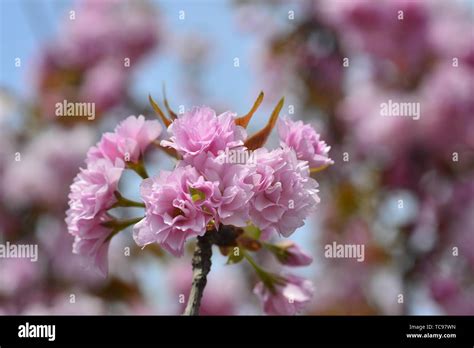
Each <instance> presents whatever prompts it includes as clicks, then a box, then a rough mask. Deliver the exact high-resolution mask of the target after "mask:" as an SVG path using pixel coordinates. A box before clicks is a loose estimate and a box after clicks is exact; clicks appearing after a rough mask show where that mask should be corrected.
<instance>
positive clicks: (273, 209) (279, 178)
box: [66, 94, 333, 314]
mask: <svg viewBox="0 0 474 348" xmlns="http://www.w3.org/2000/svg"><path fill="white" fill-rule="evenodd" d="M262 97H263V94H262V95H261V96H259V99H257V101H256V103H255V105H254V107H253V108H252V111H251V112H249V113H248V114H247V115H245V116H243V117H238V116H237V115H236V114H235V113H233V112H230V111H227V112H224V113H222V114H217V113H216V112H215V111H214V110H213V109H211V108H209V107H194V108H193V109H191V110H189V111H187V112H185V113H183V114H180V115H176V114H175V113H173V112H172V111H171V110H169V111H170V117H169V118H168V117H167V116H165V115H164V113H163V112H162V111H161V109H159V107H158V105H157V104H156V103H155V102H154V101H153V100H152V99H151V98H150V102H151V103H152V106H153V107H154V109H155V111H156V112H157V113H158V115H159V116H160V118H161V120H162V121H163V122H164V124H165V126H166V127H167V134H166V136H165V137H163V138H162V139H161V140H160V139H159V138H160V135H161V133H162V128H161V126H160V124H159V123H158V121H156V120H153V121H146V120H145V118H144V117H143V116H139V117H135V116H130V117H128V118H127V119H126V120H124V121H123V122H122V123H120V124H119V125H118V127H117V128H116V129H115V131H114V132H113V133H105V134H104V135H103V136H102V138H101V140H100V141H99V143H98V144H97V145H96V146H94V147H92V148H91V149H90V150H89V152H88V154H87V159H86V167H85V168H83V169H81V171H80V173H79V174H78V175H77V176H76V178H75V179H74V182H73V184H72V185H71V192H70V195H69V207H70V208H69V210H68V211H67V218H66V222H67V225H68V230H69V233H71V234H72V235H74V236H75V242H74V245H73V252H74V253H77V254H81V255H85V256H87V257H88V258H89V259H90V260H91V261H93V264H94V265H95V266H96V267H97V268H98V270H99V271H100V272H101V273H102V274H104V275H105V274H107V251H108V247H109V243H110V240H111V238H112V237H113V236H114V234H116V233H117V232H118V231H121V230H123V229H125V228H126V227H128V226H131V225H133V238H134V240H135V242H136V243H137V245H138V246H140V247H145V246H146V245H149V244H152V243H157V244H159V245H160V246H161V247H162V248H163V249H164V250H166V251H167V252H169V253H170V254H172V255H173V256H176V257H179V256H182V255H183V254H184V253H185V250H186V249H185V245H186V242H187V241H188V240H190V239H193V238H195V237H203V236H205V235H207V236H209V235H212V236H213V237H216V238H217V239H218V238H219V236H220V235H223V234H224V233H225V232H224V231H229V230H232V231H234V234H233V239H232V240H231V241H230V242H229V243H228V244H227V245H226V246H225V247H223V245H222V244H218V243H215V244H216V245H218V246H219V247H220V250H221V252H222V253H223V254H224V255H226V256H228V257H229V263H237V262H240V261H241V260H244V259H245V260H247V261H248V262H249V263H250V265H251V266H252V267H253V268H254V270H255V271H256V274H257V276H258V277H259V279H260V281H259V282H258V284H257V285H256V286H255V289H254V293H255V294H256V295H257V296H258V297H259V298H260V299H261V300H262V302H263V308H264V311H265V312H266V313H269V314H295V313H297V312H299V311H301V310H302V308H303V306H304V304H306V303H307V302H309V301H310V299H311V295H312V292H313V290H312V285H311V282H310V281H309V280H306V279H303V278H300V277H298V276H296V275H293V274H289V273H286V272H284V273H281V274H277V273H273V272H270V271H267V270H265V269H264V268H263V267H262V266H260V265H259V263H258V262H257V261H256V258H255V259H254V256H252V254H253V253H255V252H257V251H259V250H261V249H265V250H268V251H270V252H271V253H272V254H273V255H274V256H275V257H276V259H277V260H278V261H279V262H280V263H281V264H283V265H286V266H304V265H308V264H310V263H311V262H312V258H311V257H310V256H309V255H307V254H306V253H305V252H304V251H302V250H301V249H300V248H299V247H298V246H297V245H296V244H295V243H293V242H291V241H288V240H286V241H284V242H274V240H275V239H276V238H278V237H289V236H290V235H292V234H293V233H294V232H295V231H296V230H297V229H298V228H299V227H302V226H303V225H304V223H305V219H306V218H307V217H308V216H309V215H310V213H311V212H312V211H314V209H315V208H316V206H317V204H318V203H319V201H320V198H319V196H318V183H317V181H316V180H315V179H314V178H312V177H311V172H312V171H318V170H320V169H324V168H325V167H327V166H328V165H330V164H332V163H333V162H332V160H331V159H330V158H329V157H328V151H329V149H330V147H329V146H327V144H326V143H325V142H324V141H323V140H321V139H320V135H319V134H318V133H316V131H315V130H314V129H313V128H312V127H311V126H310V125H307V124H303V123H302V122H294V121H292V120H290V119H289V118H284V119H282V120H280V121H278V114H279V112H280V110H281V108H282V106H283V99H282V100H281V101H280V103H279V104H278V105H277V107H276V108H275V110H274V111H273V113H272V115H271V117H270V120H269V121H268V124H267V125H266V126H265V127H264V128H263V129H262V130H260V131H259V132H257V133H255V134H254V135H252V136H248V135H247V131H246V127H247V124H248V123H249V121H250V119H251V118H252V116H253V113H254V112H255V110H256V108H257V107H258V105H259V104H260V102H261V98H262ZM277 123H278V133H279V136H280V146H279V147H278V148H276V149H273V150H270V149H267V148H264V147H263V145H264V144H265V142H266V140H267V138H268V136H269V134H270V132H271V130H272V129H273V128H274V126H275V125H276V124H277ZM148 148H154V149H160V150H162V151H165V152H166V153H168V154H169V155H171V156H173V157H174V158H176V160H177V161H176V165H175V166H174V169H173V170H171V171H166V170H162V171H160V172H159V173H157V174H156V175H153V176H150V177H148V174H147V172H146V170H145V166H144V158H145V152H146V150H147V149H148ZM235 153H239V154H244V153H251V156H237V157H232V156H230V155H229V154H235ZM235 158H244V159H246V160H243V161H242V160H240V161H237V160H235ZM126 169H131V170H134V171H136V172H137V173H138V174H139V175H140V176H141V177H142V178H143V179H144V180H143V181H142V183H141V185H140V196H141V199H142V201H143V203H142V202H134V201H131V200H129V199H127V198H125V197H123V196H122V194H121V193H120V192H119V181H120V177H121V176H122V174H123V172H124V170H126ZM131 206H133V207H143V208H144V209H145V213H144V216H143V217H139V218H136V219H128V220H119V219H118V218H116V217H114V216H113V213H111V212H110V209H113V208H115V207H131ZM216 238H214V240H216Z"/></svg>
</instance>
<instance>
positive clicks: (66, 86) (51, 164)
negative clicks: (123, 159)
mask: <svg viewBox="0 0 474 348" xmlns="http://www.w3.org/2000/svg"><path fill="white" fill-rule="evenodd" d="M400 16H401V17H400ZM473 18H474V5H473V2H472V1H462V0H458V1H456V0H455V1H443V0H412V1H408V0H392V1H389V0H383V1H367V0H331V1H330V0H320V1H316V0H300V1H262V0H259V1H218V0H198V1H171V0H170V1H118V0H84V1H69V0H52V1H43V2H41V1H33V0H19V1H14V0H1V1H0V42H1V46H0V47H1V48H0V69H1V70H0V243H2V244H4V243H6V242H7V241H8V242H10V243H15V244H37V245H38V250H39V254H38V261H37V262H31V261H30V260H29V259H14V258H0V314H4V315H8V314H180V313H181V312H182V310H183V306H184V305H183V303H182V299H181V296H182V295H183V294H184V295H185V296H186V297H187V294H188V291H189V288H190V283H191V261H190V260H191V250H192V246H191V245H190V246H189V247H190V249H189V251H188V253H187V254H186V255H185V256H184V257H183V258H181V259H176V258H174V257H172V256H170V255H168V254H166V253H165V252H163V251H162V250H160V248H159V247H157V246H151V247H147V248H145V249H144V250H140V248H138V247H137V246H136V244H135V243H134V242H133V239H132V236H131V230H130V229H128V230H126V231H124V232H122V233H120V234H119V235H118V236H117V237H116V238H114V239H113V241H112V243H111V249H110V252H109V264H110V274H109V276H108V277H107V278H106V279H104V278H102V277H100V276H99V275H97V274H96V273H95V272H94V270H92V269H90V268H89V267H88V266H87V264H86V263H85V262H84V260H83V259H81V258H80V257H79V256H77V255H75V254H72V241H73V237H72V236H71V235H69V234H68V233H67V229H66V227H65V223H64V218H65V211H66V209H67V194H68V192H69V186H70V184H71V183H72V179H73V178H74V176H75V175H76V173H77V172H78V170H79V167H80V166H82V165H83V163H84V162H83V161H84V158H85V154H86V152H87V150H88V148H89V147H90V146H91V145H93V144H95V143H96V142H97V141H98V140H99V138H100V135H101V133H102V132H104V131H110V130H112V129H113V128H114V127H115V125H116V123H117V122H118V121H120V120H122V119H124V118H126V117H127V116H129V115H131V114H133V115H139V114H143V115H146V116H147V117H148V118H153V117H154V115H153V112H152V109H151V107H150V106H149V105H148V101H147V98H148V94H151V95H152V96H153V97H154V98H155V100H160V101H161V100H162V89H163V85H165V86H166V93H167V98H168V100H169V102H170V104H171V107H172V108H173V109H174V110H176V111H177V110H179V109H188V108H190V107H192V106H193V105H209V106H211V107H213V108H214V109H216V110H217V111H218V112H223V111H225V110H232V111H235V112H237V113H238V114H244V113H246V112H247V111H248V110H249V108H250V107H251V105H252V103H253V101H254V100H255V98H256V97H257V95H258V93H259V92H260V90H263V91H264V92H265V96H266V97H265V101H264V103H263V105H262V107H261V108H260V109H259V110H258V112H257V114H256V116H255V117H254V118H253V120H252V122H251V124H250V126H249V127H250V131H252V130H256V129H259V128H260V127H261V126H262V125H264V124H265V122H266V120H267V118H268V115H269V114H270V112H271V109H272V107H273V106H274V105H275V104H276V102H277V101H278V99H279V98H280V97H281V96H285V100H286V103H285V106H284V109H283V111H282V113H281V114H286V115H288V116H289V117H291V118H294V119H303V120H304V121H305V122H307V123H310V124H312V125H313V126H314V127H315V128H316V130H317V131H318V132H319V133H321V136H322V138H323V139H324V140H325V141H326V142H327V143H328V144H329V145H331V151H330V154H329V155H330V157H331V158H332V159H333V160H334V161H335V164H334V165H333V166H331V167H330V168H329V169H327V170H325V171H324V173H316V174H315V178H316V179H317V180H318V181H319V183H320V194H321V198H322V202H321V204H320V205H319V206H318V207H319V208H318V211H317V212H316V213H315V214H314V216H312V217H311V219H309V220H308V221H307V223H306V225H305V226H304V227H302V228H300V229H299V230H298V231H297V232H296V233H295V234H294V238H295V240H296V241H297V242H299V243H301V244H302V245H303V246H304V247H305V249H306V250H307V251H308V252H309V254H311V255H312V256H313V258H314V259H315V261H314V262H313V264H312V265H311V266H310V267H305V269H302V270H298V271H299V273H300V274H301V275H303V276H305V277H308V278H310V279H311V280H312V281H313V283H314V286H315V293H314V298H313V300H312V302H311V304H310V306H308V307H307V308H306V311H305V312H304V313H303V314H308V315H337V314H340V315H368V314H384V315H394V314H453V315H454V314H471V315H472V314H474V89H473V87H474V86H473V76H474V74H473V73H474V27H473ZM63 100H68V101H71V102H75V101H78V102H93V103H95V107H96V117H95V119H94V120H86V119H85V118H71V117H69V118H67V117H56V115H55V104H56V103H57V102H62V101H63ZM389 100H391V101H393V102H414V103H419V105H420V115H419V119H414V117H396V116H392V117H389V116H383V115H382V113H381V105H382V104H383V103H388V102H389ZM274 133H276V132H274ZM272 146H273V147H276V146H278V140H277V137H276V134H273V136H272V138H271V139H270V147H272ZM147 166H148V172H149V173H150V174H151V173H153V174H156V173H157V172H158V171H159V170H161V169H169V168H170V166H171V163H169V161H168V160H167V159H166V157H165V155H163V154H162V153H156V152H155V153H150V154H149V156H148V158H147ZM139 184H140V180H139V178H138V177H137V176H134V175H133V174H130V175H128V174H127V175H125V177H124V178H123V179H122V181H121V189H122V192H124V193H125V194H126V195H127V197H130V198H133V199H137V200H138V199H139V192H138V188H139ZM125 214H130V213H129V212H125V211H124V212H122V216H124V217H126V216H125ZM333 242H337V243H348V244H363V245H364V246H365V259H364V261H363V262H358V261H357V260H356V259H331V258H326V257H325V255H324V246H325V245H327V244H332V243H333ZM260 261H261V262H262V263H264V264H265V265H266V267H267V268H270V269H271V268H274V269H276V268H278V266H277V265H276V263H274V262H272V260H270V257H269V258H268V260H267V259H266V258H265V256H263V259H262V260H260ZM225 263H226V259H225V258H224V257H223V256H220V255H219V253H218V252H215V253H214V257H213V269H212V271H211V273H210V277H209V282H208V286H207V287H206V290H205V293H204V300H203V305H202V313H203V314H208V315H220V314H222V315H233V314H261V313H262V311H261V306H260V304H259V302H258V300H257V298H256V297H255V296H254V295H253V294H252V292H251V289H252V288H253V286H254V284H255V283H256V279H255V277H254V275H253V273H252V272H251V270H250V269H249V268H247V265H225Z"/></svg>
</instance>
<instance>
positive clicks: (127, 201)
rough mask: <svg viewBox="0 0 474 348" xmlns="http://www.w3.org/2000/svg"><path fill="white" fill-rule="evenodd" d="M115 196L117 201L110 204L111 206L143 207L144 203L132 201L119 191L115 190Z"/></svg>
mask: <svg viewBox="0 0 474 348" xmlns="http://www.w3.org/2000/svg"><path fill="white" fill-rule="evenodd" d="M114 195H115V197H116V198H117V202H116V203H115V204H114V205H113V206H112V208H116V207H139V208H145V203H142V202H136V201H132V200H131V199H128V198H125V197H124V196H122V195H121V194H120V192H118V191H115V193H114Z"/></svg>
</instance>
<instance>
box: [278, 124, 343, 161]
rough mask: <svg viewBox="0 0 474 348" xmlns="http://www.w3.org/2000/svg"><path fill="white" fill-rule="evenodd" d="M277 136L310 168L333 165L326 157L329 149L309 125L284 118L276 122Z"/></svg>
mask: <svg viewBox="0 0 474 348" xmlns="http://www.w3.org/2000/svg"><path fill="white" fill-rule="evenodd" d="M278 134H279V136H280V140H281V141H282V143H284V144H286V145H288V146H289V147H291V148H292V149H294V150H295V152H296V155H297V157H298V159H300V160H303V161H308V163H309V167H310V168H320V167H324V166H327V165H330V164H334V161H333V160H332V159H330V158H329V156H328V153H329V150H330V149H331V147H330V146H328V145H327V144H326V142H325V141H323V140H321V139H320V135H319V134H318V133H316V131H315V130H314V128H313V127H312V126H311V125H309V124H304V123H303V122H302V121H297V122H294V121H292V120H290V119H289V118H287V117H285V118H282V119H280V120H279V121H278Z"/></svg>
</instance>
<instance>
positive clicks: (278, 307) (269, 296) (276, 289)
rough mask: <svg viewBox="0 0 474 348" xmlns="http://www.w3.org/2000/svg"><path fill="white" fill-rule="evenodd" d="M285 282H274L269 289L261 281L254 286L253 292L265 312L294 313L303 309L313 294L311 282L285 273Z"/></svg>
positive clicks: (276, 313)
mask: <svg viewBox="0 0 474 348" xmlns="http://www.w3.org/2000/svg"><path fill="white" fill-rule="evenodd" d="M285 279H286V281H285V284H276V283H274V285H273V288H272V289H269V288H268V287H266V286H265V285H264V284H263V283H262V282H260V283H258V284H257V285H256V286H255V288H254V293H255V294H256V295H257V296H258V297H259V298H260V300H261V301H262V302H263V310H264V311H265V313H267V314H274V315H294V314H296V313H298V312H300V311H302V310H303V308H304V306H305V305H306V304H307V303H308V302H309V301H310V300H311V297H312V296H313V292H314V290H313V284H312V283H311V282H310V281H309V280H308V279H304V278H301V277H297V276H295V275H291V274H290V275H285Z"/></svg>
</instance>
